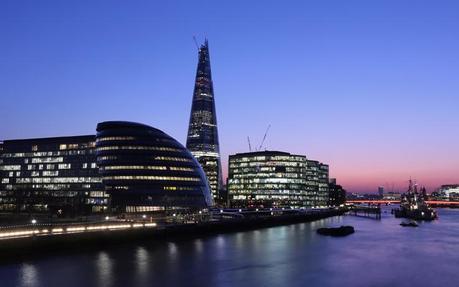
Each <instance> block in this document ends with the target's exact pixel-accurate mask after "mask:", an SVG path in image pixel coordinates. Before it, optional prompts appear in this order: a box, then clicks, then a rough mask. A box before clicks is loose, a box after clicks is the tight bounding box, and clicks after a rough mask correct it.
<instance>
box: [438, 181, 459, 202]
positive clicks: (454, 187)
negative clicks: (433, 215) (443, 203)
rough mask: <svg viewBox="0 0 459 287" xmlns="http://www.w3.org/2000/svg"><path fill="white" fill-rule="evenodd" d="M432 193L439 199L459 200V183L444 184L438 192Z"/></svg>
mask: <svg viewBox="0 0 459 287" xmlns="http://www.w3.org/2000/svg"><path fill="white" fill-rule="evenodd" d="M432 195H433V196H435V199H439V200H448V201H459V184H445V185H442V186H441V187H440V189H439V190H438V192H435V193H433V194H432Z"/></svg>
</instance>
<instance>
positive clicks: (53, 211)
mask: <svg viewBox="0 0 459 287" xmlns="http://www.w3.org/2000/svg"><path fill="white" fill-rule="evenodd" d="M1 149H2V151H0V153H1V154H0V178H1V183H0V211H1V212H14V213H29V214H34V213H44V214H49V216H58V217H72V216H77V215H89V214H92V213H99V212H104V211H106V210H107V204H108V195H107V194H106V193H105V192H104V187H103V185H102V179H101V177H100V176H99V173H98V169H97V166H96V156H95V136H93V135H87V136H71V137H55V138H37V139H23V140H6V141H4V142H3V144H2V147H1Z"/></svg>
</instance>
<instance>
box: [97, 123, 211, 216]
mask: <svg viewBox="0 0 459 287" xmlns="http://www.w3.org/2000/svg"><path fill="white" fill-rule="evenodd" d="M96 147H97V164H98V166H99V172H100V174H101V175H102V177H103V182H104V185H105V190H106V192H107V193H109V194H110V196H111V206H112V208H113V211H115V212H145V211H156V210H163V209H166V208H168V207H172V208H175V207H192V208H204V207H208V206H210V205H212V198H211V195H210V190H209V186H208V183H207V179H206V176H205V174H204V172H203V170H202V168H201V166H200V165H199V163H198V162H197V161H196V159H195V158H194V157H193V156H192V155H191V153H190V152H189V151H188V150H187V149H186V148H185V147H183V146H182V145H181V144H180V143H179V142H177V141H176V140H175V139H173V138H172V137H170V136H168V135H167V134H165V133H164V132H162V131H160V130H158V129H155V128H152V127H149V126H147V125H143V124H138V123H130V122H103V123H99V124H98V125H97V139H96Z"/></svg>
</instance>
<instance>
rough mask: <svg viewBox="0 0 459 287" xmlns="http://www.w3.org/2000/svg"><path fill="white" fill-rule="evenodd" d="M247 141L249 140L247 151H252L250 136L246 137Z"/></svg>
mask: <svg viewBox="0 0 459 287" xmlns="http://www.w3.org/2000/svg"><path fill="white" fill-rule="evenodd" d="M247 141H248V142H249V151H250V152H252V145H251V144H250V138H249V137H247Z"/></svg>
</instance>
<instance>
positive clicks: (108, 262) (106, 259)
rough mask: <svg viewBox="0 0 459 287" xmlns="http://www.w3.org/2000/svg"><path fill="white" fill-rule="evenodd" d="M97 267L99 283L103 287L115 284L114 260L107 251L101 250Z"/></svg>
mask: <svg viewBox="0 0 459 287" xmlns="http://www.w3.org/2000/svg"><path fill="white" fill-rule="evenodd" d="M96 269H97V272H98V278H97V279H98V280H97V281H98V284H97V286H101V287H110V286H112V285H113V276H114V274H113V260H112V259H111V258H110V256H109V255H108V253H107V252H104V251H101V252H99V254H98V255H97V259H96Z"/></svg>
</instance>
